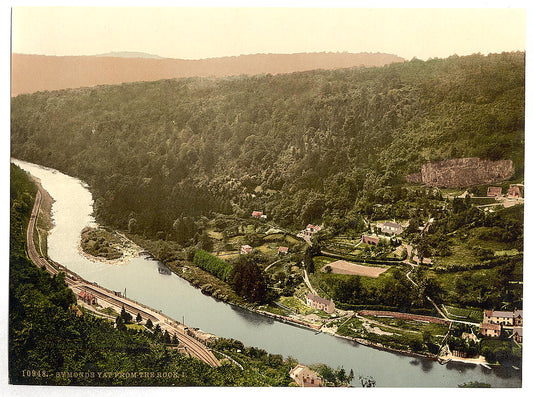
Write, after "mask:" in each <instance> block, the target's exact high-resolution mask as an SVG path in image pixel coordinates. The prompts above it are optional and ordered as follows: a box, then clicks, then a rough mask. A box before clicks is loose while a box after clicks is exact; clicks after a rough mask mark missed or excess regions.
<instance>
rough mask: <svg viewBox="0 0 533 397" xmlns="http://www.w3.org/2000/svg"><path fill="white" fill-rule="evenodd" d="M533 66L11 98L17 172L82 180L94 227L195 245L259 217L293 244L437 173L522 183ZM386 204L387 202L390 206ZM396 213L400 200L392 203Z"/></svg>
mask: <svg viewBox="0 0 533 397" xmlns="http://www.w3.org/2000/svg"><path fill="white" fill-rule="evenodd" d="M524 59H525V54H524V53H522V52H517V53H503V54H491V55H488V56H482V55H479V54H476V55H471V56H465V57H458V56H452V57H449V58H447V59H431V60H428V61H425V62H424V61H420V60H417V59H413V60H411V61H410V62H405V63H401V64H393V65H389V66H385V67H376V68H355V69H343V70H336V71H311V72H302V73H293V74H287V75H276V76H272V75H259V76H254V77H246V76H239V77H229V78H220V79H214V78H213V79H210V78H189V79H175V80H161V81H157V82H146V83H128V84H122V85H115V86H100V87H95V88H85V89H73V90H62V91H54V92H40V93H35V94H31V95H19V96H17V97H15V98H13V99H12V111H11V123H12V130H11V137H12V146H11V148H12V155H13V156H14V157H17V158H20V159H23V160H27V161H31V162H35V163H38V164H42V165H46V166H51V167H53V168H56V169H58V170H60V171H62V172H66V173H68V174H70V175H73V176H77V177H79V178H81V179H83V180H84V181H86V182H87V183H88V184H89V185H90V186H91V189H92V191H93V194H94V198H95V211H96V216H97V218H98V219H99V220H101V221H103V222H105V223H106V224H108V225H110V226H114V227H118V228H121V229H129V230H130V231H131V232H136V233H139V234H144V235H145V236H147V237H149V238H159V239H168V240H175V241H178V242H179V243H180V244H185V245H186V244H188V242H189V241H190V239H191V240H192V239H193V238H194V237H195V236H196V238H198V235H199V233H200V234H201V232H202V230H201V225H200V224H199V223H198V221H197V220H198V219H199V217H200V216H202V215H206V216H209V215H213V214H214V213H220V214H228V215H229V214H232V215H237V216H241V217H249V216H250V213H251V211H252V210H262V211H264V212H265V213H266V214H268V217H269V219H272V220H274V221H275V222H276V223H277V224H278V225H281V226H284V227H288V228H291V229H293V230H297V229H298V228H301V227H302V225H305V224H307V223H308V222H320V221H321V220H323V219H333V218H336V219H339V218H340V219H346V220H348V221H350V219H351V220H352V221H353V222H360V219H358V218H357V216H356V215H354V214H357V213H366V214H367V215H375V216H378V214H373V211H380V209H379V207H375V206H373V204H374V203H380V204H381V203H384V202H385V203H386V202H387V200H389V199H390V198H391V194H392V195H394V194H395V193H394V192H400V188H401V186H402V185H405V175H406V174H408V173H411V172H416V171H418V170H419V169H420V166H421V165H422V164H424V163H426V162H428V161H433V160H442V159H448V158H457V157H469V156H477V157H480V158H483V159H491V160H498V159H511V160H513V162H514V164H515V170H516V175H515V177H516V178H522V177H523V163H524V160H523V157H524V150H523V147H524V145H523V143H524V119H525V114H524V103H525V100H524V95H525V94H524V92H525V89H524V85H525V72H524ZM391 192H392V193H391ZM389 201H390V200H389Z"/></svg>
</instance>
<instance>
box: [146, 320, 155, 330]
mask: <svg viewBox="0 0 533 397" xmlns="http://www.w3.org/2000/svg"><path fill="white" fill-rule="evenodd" d="M153 326H154V324H153V323H152V320H151V319H150V318H149V319H148V320H146V328H148V329H152V327H153Z"/></svg>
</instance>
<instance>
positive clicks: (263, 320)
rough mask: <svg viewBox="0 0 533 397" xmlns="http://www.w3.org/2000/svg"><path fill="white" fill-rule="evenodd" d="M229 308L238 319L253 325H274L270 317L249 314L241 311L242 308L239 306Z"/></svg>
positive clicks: (246, 311)
mask: <svg viewBox="0 0 533 397" xmlns="http://www.w3.org/2000/svg"><path fill="white" fill-rule="evenodd" d="M229 306H230V307H231V310H232V311H233V312H234V313H235V314H237V315H238V316H239V317H240V318H242V319H243V320H245V321H247V322H249V323H252V324H254V325H261V324H265V325H272V324H274V323H275V320H274V319H272V318H270V317H266V316H261V315H259V314H257V313H254V312H251V311H250V310H246V309H243V308H242V307H239V306H235V305H229Z"/></svg>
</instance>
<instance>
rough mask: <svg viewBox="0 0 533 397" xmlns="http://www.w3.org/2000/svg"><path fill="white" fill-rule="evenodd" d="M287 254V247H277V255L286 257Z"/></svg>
mask: <svg viewBox="0 0 533 397" xmlns="http://www.w3.org/2000/svg"><path fill="white" fill-rule="evenodd" d="M288 253H289V247H279V248H278V255H287V254H288Z"/></svg>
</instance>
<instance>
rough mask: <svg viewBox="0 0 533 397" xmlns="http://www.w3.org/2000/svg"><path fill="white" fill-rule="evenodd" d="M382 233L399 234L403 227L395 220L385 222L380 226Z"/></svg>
mask: <svg viewBox="0 0 533 397" xmlns="http://www.w3.org/2000/svg"><path fill="white" fill-rule="evenodd" d="M381 231H382V232H383V233H389V234H400V233H401V232H403V227H402V226H401V225H399V224H397V223H395V222H385V223H384V224H383V226H382V227H381Z"/></svg>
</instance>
